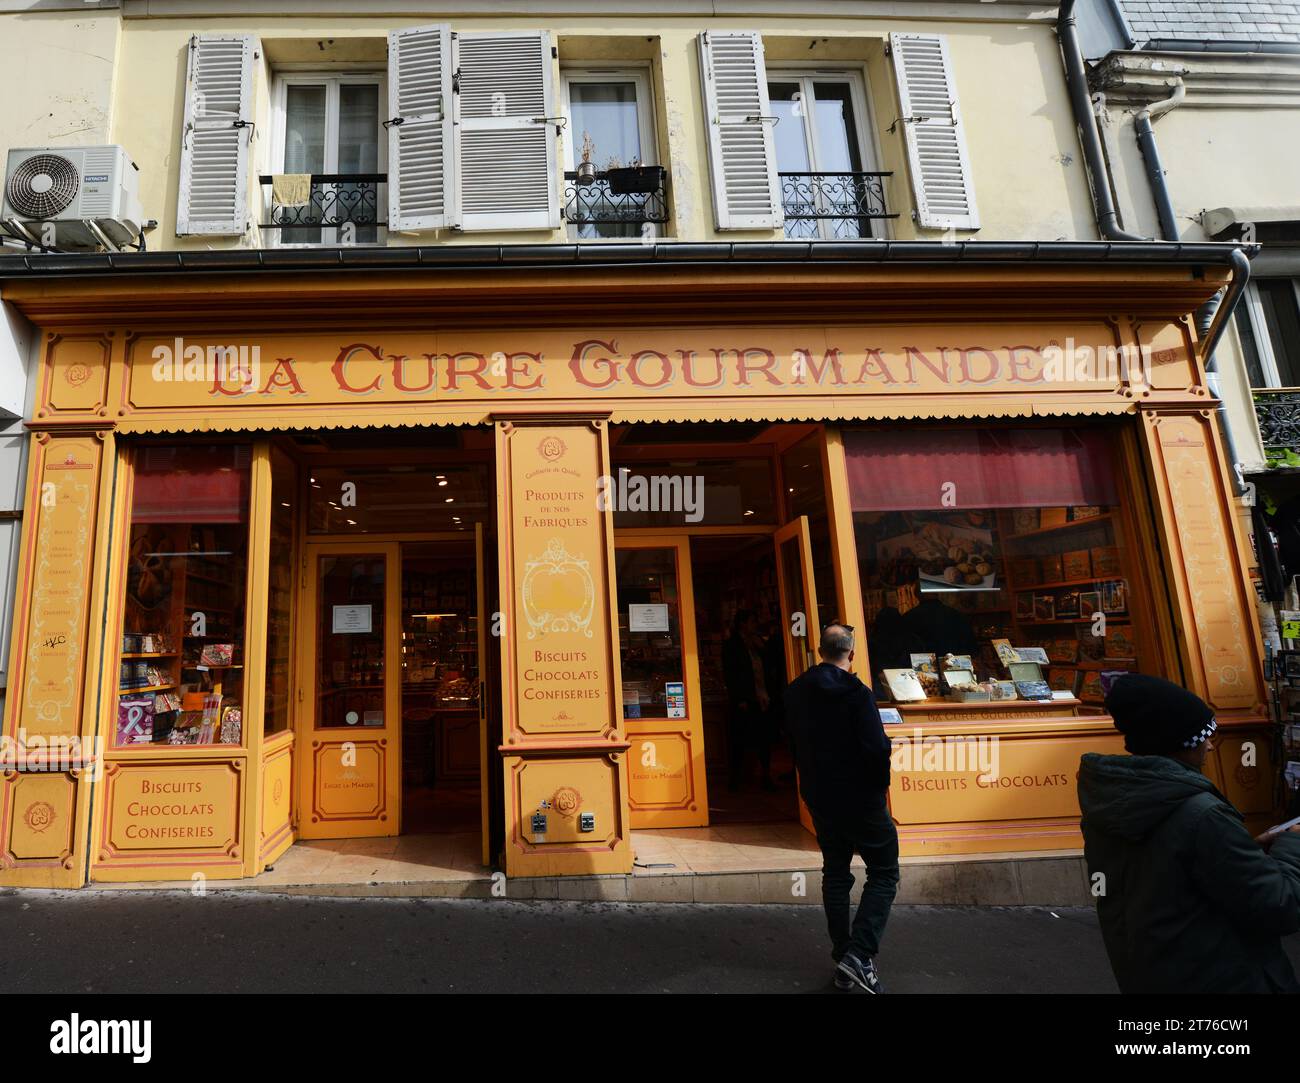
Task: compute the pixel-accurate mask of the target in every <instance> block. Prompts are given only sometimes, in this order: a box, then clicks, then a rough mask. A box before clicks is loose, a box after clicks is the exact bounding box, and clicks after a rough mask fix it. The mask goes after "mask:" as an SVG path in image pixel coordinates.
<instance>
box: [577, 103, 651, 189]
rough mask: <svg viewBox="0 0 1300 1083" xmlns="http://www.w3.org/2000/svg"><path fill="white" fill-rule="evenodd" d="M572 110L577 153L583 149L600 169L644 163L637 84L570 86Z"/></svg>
mask: <svg viewBox="0 0 1300 1083" xmlns="http://www.w3.org/2000/svg"><path fill="white" fill-rule="evenodd" d="M569 102H570V104H571V105H572V108H573V139H574V144H573V146H574V151H575V153H576V154H577V156H578V160H579V161H582V160H583V154H584V150H585V151H587V152H589V156H588V159H587V160H589V161H590V162H592V163H593V164H594V165H595V166H596V168H597V169H598V170H605V169H616V168H618V167H619V166H625V165H639V164H641V129H640V126H639V123H638V121H637V102H636V83H634V82H617V83H588V82H573V83H570V84H569Z"/></svg>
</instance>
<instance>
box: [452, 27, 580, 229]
mask: <svg viewBox="0 0 1300 1083" xmlns="http://www.w3.org/2000/svg"><path fill="white" fill-rule="evenodd" d="M452 56H453V58H454V60H453V62H454V66H455V70H456V95H455V99H456V105H455V109H456V162H457V166H458V168H457V170H456V174H457V176H456V181H457V196H456V199H457V205H458V206H459V208H460V225H461V228H462V229H465V230H483V229H555V228H557V227H558V226H559V224H560V198H559V189H558V186H557V184H556V169H557V166H558V156H557V154H556V146H555V144H556V138H555V127H554V124H555V88H554V86H553V81H552V78H551V35H550V34H548V33H546V32H545V31H520V32H517V33H501V34H457V35H456V36H455V38H454V39H453V45H452Z"/></svg>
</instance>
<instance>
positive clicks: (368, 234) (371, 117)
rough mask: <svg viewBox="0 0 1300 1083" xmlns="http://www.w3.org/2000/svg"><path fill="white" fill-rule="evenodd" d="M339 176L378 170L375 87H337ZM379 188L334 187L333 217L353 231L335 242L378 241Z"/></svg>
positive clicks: (366, 84) (371, 85) (357, 242)
mask: <svg viewBox="0 0 1300 1083" xmlns="http://www.w3.org/2000/svg"><path fill="white" fill-rule="evenodd" d="M338 140H339V148H338V163H339V164H338V172H339V173H374V172H377V171H378V169H379V87H378V86H377V85H376V84H374V83H365V84H358V83H344V84H343V85H341V86H340V87H339V135H338ZM378 194H379V188H378V186H377V185H375V184H372V183H362V184H338V185H335V191H334V206H335V207H336V208H337V209H336V211H335V212H334V214H333V215H332V217H333V218H335V219H337V220H339V221H343V222H352V223H354V225H355V226H356V228H355V229H354V230H352V231H350V233H348V234H344V233H342V232H341V233H340V234H339V239H340V240H341V241H345V242H346V241H347V240H348V239H349V238H350V240H351V242H352V243H356V244H374V243H375V241H376V240H378V231H377V229H376V226H375V225H374V223H375V222H378V221H379V215H378V209H379V204H378Z"/></svg>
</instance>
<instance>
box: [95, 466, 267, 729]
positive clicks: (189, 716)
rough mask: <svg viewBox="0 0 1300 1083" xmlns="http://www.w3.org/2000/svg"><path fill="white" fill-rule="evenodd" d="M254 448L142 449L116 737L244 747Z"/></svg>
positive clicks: (130, 549)
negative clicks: (249, 516) (250, 510)
mask: <svg viewBox="0 0 1300 1083" xmlns="http://www.w3.org/2000/svg"><path fill="white" fill-rule="evenodd" d="M251 460H252V449H251V448H250V447H249V446H247V445H242V444H227V445H218V446H206V447H174V446H167V447H141V448H139V449H138V450H137V452H136V455H135V472H134V488H133V496H132V506H131V527H130V534H129V536H128V546H127V569H126V594H125V599H124V604H123V625H122V637H121V663H120V664H121V673H120V678H119V681H118V701H117V718H116V724H115V727H114V735H113V741H114V744H115V745H116V746H118V747H124V746H136V745H163V744H166V745H214V744H226V745H238V744H241V743H242V742H243V699H244V697H243V690H244V595H245V585H246V577H247V572H248V492H249V465H250V462H251Z"/></svg>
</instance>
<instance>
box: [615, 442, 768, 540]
mask: <svg viewBox="0 0 1300 1083" xmlns="http://www.w3.org/2000/svg"><path fill="white" fill-rule="evenodd" d="M613 482H614V484H613V486H612V488H611V491H610V494H609V496H610V503H611V505H612V507H613V511H614V525H615V526H617V527H662V526H759V525H762V524H774V523H776V521H777V503H776V499H775V490H776V486H775V482H774V481H773V478H772V463H771V460H770V459H766V458H762V459H757V458H756V459H690V460H680V459H675V460H670V461H667V462H657V463H642V462H637V463H631V462H625V463H616V464H615V469H614V474H613Z"/></svg>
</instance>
